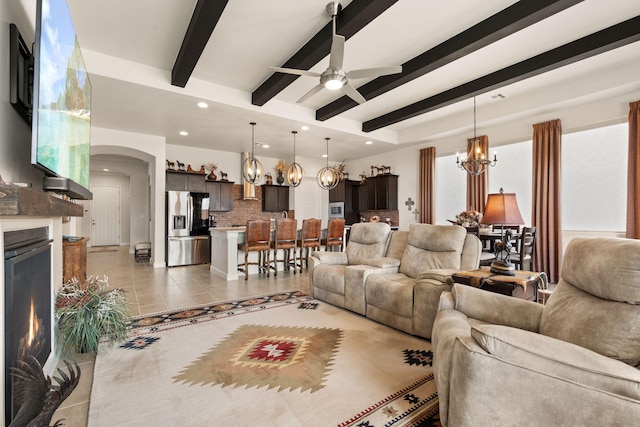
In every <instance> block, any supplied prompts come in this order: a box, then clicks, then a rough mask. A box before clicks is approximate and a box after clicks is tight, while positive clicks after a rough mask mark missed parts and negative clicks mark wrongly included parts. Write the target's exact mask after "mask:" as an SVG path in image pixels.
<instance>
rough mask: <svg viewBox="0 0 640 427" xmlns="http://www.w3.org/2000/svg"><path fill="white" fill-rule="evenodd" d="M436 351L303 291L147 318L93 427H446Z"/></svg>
mask: <svg viewBox="0 0 640 427" xmlns="http://www.w3.org/2000/svg"><path fill="white" fill-rule="evenodd" d="M431 356H432V355H431V345H430V343H429V342H428V341H425V340H423V339H419V338H416V337H413V336H410V335H407V334H404V333H402V332H399V331H396V330H394V329H391V328H389V327H386V326H384V325H380V324H378V323H376V322H373V321H370V320H368V319H366V318H364V317H362V316H360V315H357V314H354V313H351V312H349V311H346V310H342V309H340V308H337V307H334V306H331V305H329V304H326V303H324V302H321V301H318V300H315V299H313V297H310V296H308V295H306V294H304V293H301V292H298V291H287V292H280V293H275V294H269V295H263V296H258V297H253V298H246V299H240V300H234V301H224V302H219V303H214V304H210V305H206V306H198V307H191V308H188V309H183V310H179V311H171V312H164V313H155V314H153V315H148V316H140V317H136V318H135V319H134V321H133V323H132V324H131V330H130V339H129V340H128V341H126V342H125V343H123V344H122V345H120V346H119V347H113V348H111V349H109V350H107V351H105V352H102V353H99V354H98V356H97V358H96V361H95V369H94V379H93V388H92V392H91V402H90V409H89V422H88V425H90V426H92V427H95V426H113V425H118V426H160V425H161V426H181V427H182V426H340V427H349V426H358V427H382V426H439V425H440V422H439V421H438V398H437V394H436V390H435V382H434V380H433V373H432V367H431Z"/></svg>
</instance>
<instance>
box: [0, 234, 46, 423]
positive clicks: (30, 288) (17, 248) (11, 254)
mask: <svg viewBox="0 0 640 427" xmlns="http://www.w3.org/2000/svg"><path fill="white" fill-rule="evenodd" d="M4 242H5V245H4V271H5V277H4V284H5V289H4V292H5V295H4V301H5V307H4V313H5V318H4V322H5V334H4V337H5V342H4V359H5V360H4V364H5V423H6V425H8V424H9V423H10V421H11V420H12V419H13V417H14V416H15V414H16V413H17V410H18V405H17V404H16V403H15V402H14V401H13V399H12V395H13V393H12V389H13V384H14V379H13V377H12V376H11V374H10V368H11V367H15V366H17V362H18V360H20V359H21V358H23V357H24V356H26V355H32V356H34V357H35V358H36V359H37V360H38V361H39V362H40V364H41V365H42V366H44V365H45V363H46V361H47V359H48V358H49V355H50V354H51V347H52V346H51V337H52V336H53V334H52V324H51V321H52V306H53V304H52V291H51V242H52V240H51V239H50V238H49V228H48V227H40V228H33V229H28V230H18V231H7V232H5V233H4Z"/></svg>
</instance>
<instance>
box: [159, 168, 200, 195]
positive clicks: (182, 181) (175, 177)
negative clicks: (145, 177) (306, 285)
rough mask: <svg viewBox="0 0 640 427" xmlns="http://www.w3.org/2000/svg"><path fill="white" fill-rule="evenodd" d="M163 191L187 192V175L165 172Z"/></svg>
mask: <svg viewBox="0 0 640 427" xmlns="http://www.w3.org/2000/svg"><path fill="white" fill-rule="evenodd" d="M203 181H204V179H203ZM165 190H166V191H187V174H186V173H183V172H167V173H166V179H165Z"/></svg>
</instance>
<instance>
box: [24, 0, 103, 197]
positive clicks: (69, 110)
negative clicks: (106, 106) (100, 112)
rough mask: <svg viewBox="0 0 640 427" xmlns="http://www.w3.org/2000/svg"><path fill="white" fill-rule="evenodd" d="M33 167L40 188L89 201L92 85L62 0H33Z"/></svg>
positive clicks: (64, 0)
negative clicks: (40, 176)
mask: <svg viewBox="0 0 640 427" xmlns="http://www.w3.org/2000/svg"><path fill="white" fill-rule="evenodd" d="M33 56H34V58H35V61H34V87H33V122H32V142H31V163H32V164H33V165H34V166H35V167H37V168H38V169H40V170H42V171H44V173H45V178H44V183H43V189H44V190H45V191H56V192H60V193H64V194H67V195H68V196H69V197H71V198H72V199H91V198H92V194H91V191H89V156H90V151H89V150H90V139H91V83H90V81H89V76H88V74H87V70H86V67H85V65H84V60H83V58H82V53H81V51H80V45H79V44H78V39H77V37H76V32H75V28H74V26H73V21H72V19H71V13H70V12H69V7H68V5H67V2H66V0H37V3H36V37H35V45H34V51H33Z"/></svg>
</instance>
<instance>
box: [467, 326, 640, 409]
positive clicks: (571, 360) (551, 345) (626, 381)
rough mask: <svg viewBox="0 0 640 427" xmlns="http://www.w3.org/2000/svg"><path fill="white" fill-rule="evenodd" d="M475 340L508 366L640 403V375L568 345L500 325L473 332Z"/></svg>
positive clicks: (580, 348) (631, 369)
mask: <svg viewBox="0 0 640 427" xmlns="http://www.w3.org/2000/svg"><path fill="white" fill-rule="evenodd" d="M471 336H472V337H473V339H474V340H475V341H476V342H477V343H478V344H479V345H480V346H481V347H482V348H483V349H484V350H485V351H486V352H487V353H489V354H491V355H493V356H495V357H498V358H500V359H502V360H504V361H506V362H509V363H512V364H515V365H518V366H522V367H524V368H527V369H531V370H534V371H536V372H541V373H545V374H547V375H550V376H554V377H556V378H560V379H562V380H566V381H571V382H574V383H577V384H582V385H584V386H586V387H592V388H594V389H597V390H602V391H604V392H608V393H613V394H616V395H620V396H624V397H627V398H630V399H635V400H638V399H640V371H639V370H638V369H636V368H635V367H633V366H630V365H627V364H626V363H624V362H621V361H619V360H615V359H611V358H609V357H606V356H603V355H601V354H599V353H596V352H594V351H591V350H588V349H586V348H584V347H580V346H578V345H575V344H571V343H569V342H566V341H562V340H558V339H555V338H552V337H549V336H546V335H540V334H537V333H532V332H528V331H524V330H521V329H516V328H510V327H506V326H500V325H478V326H474V327H472V328H471Z"/></svg>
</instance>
